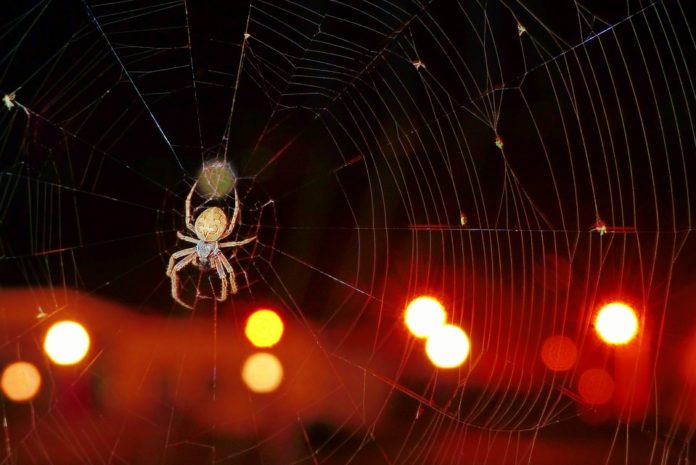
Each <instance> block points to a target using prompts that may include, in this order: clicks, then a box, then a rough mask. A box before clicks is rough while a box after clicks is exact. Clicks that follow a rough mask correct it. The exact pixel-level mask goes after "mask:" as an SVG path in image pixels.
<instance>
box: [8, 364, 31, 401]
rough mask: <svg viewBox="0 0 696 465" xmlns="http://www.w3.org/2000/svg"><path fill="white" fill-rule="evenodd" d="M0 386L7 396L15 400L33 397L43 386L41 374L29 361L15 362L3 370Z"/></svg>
mask: <svg viewBox="0 0 696 465" xmlns="http://www.w3.org/2000/svg"><path fill="white" fill-rule="evenodd" d="M0 386H1V387H2V392H3V393H4V394H5V396H6V397H7V398H8V399H10V400H11V401H14V402H27V401H29V400H31V399H33V398H34V397H35V396H36V394H37V393H38V392H39V388H40V387H41V374H40V373H39V370H37V369H36V367H35V366H34V365H32V364H31V363H29V362H14V363H11V364H10V365H8V366H7V367H6V368H5V370H4V371H3V372H2V379H0Z"/></svg>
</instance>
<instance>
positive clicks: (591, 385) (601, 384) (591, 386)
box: [578, 368, 614, 405]
mask: <svg viewBox="0 0 696 465" xmlns="http://www.w3.org/2000/svg"><path fill="white" fill-rule="evenodd" d="M578 392H579V393H580V397H582V399H583V400H584V401H585V402H586V403H588V404H590V405H602V404H606V403H607V402H609V399H611V396H612V395H613V394H614V380H613V379H612V378H611V375H610V374H609V373H607V372H606V370H603V369H601V368H592V369H589V370H587V371H585V372H583V374H582V375H580V381H579V382H578Z"/></svg>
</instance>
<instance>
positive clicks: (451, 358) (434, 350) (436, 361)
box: [425, 325, 471, 368]
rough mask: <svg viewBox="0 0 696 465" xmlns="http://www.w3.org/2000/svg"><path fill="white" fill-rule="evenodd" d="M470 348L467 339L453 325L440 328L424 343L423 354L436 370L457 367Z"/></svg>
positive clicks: (464, 358)
mask: <svg viewBox="0 0 696 465" xmlns="http://www.w3.org/2000/svg"><path fill="white" fill-rule="evenodd" d="M470 348H471V344H470V342H469V337H468V336H467V335H466V333H465V332H464V331H463V330H462V329H461V328H459V327H458V326H454V325H444V326H440V327H439V328H437V329H436V330H435V331H433V333H432V334H430V336H429V337H428V341H427V342H426V343H425V353H426V354H427V355H428V358H429V359H430V361H431V362H432V363H433V365H435V366H436V367H438V368H455V367H458V366H459V365H461V364H462V363H464V360H466V358H467V357H468V356H469V350H470Z"/></svg>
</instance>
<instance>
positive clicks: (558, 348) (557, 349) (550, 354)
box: [541, 336, 578, 371]
mask: <svg viewBox="0 0 696 465" xmlns="http://www.w3.org/2000/svg"><path fill="white" fill-rule="evenodd" d="M577 354H578V351H577V349H576V347H575V342H573V340H572V339H571V338H569V337H567V336H551V337H549V338H548V339H546V340H545V341H544V344H543V345H542V346H541V360H542V361H543V362H544V365H546V367H547V368H548V369H549V370H551V371H567V370H570V369H571V368H572V367H573V365H574V364H575V360H576V358H577Z"/></svg>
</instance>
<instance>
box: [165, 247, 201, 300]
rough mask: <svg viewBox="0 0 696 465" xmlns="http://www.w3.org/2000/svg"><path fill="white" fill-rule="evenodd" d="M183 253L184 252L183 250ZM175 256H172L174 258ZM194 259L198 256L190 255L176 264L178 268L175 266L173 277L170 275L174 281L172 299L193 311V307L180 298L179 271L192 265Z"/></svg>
mask: <svg viewBox="0 0 696 465" xmlns="http://www.w3.org/2000/svg"><path fill="white" fill-rule="evenodd" d="M182 252H183V250H182ZM174 255H176V254H174ZM174 255H172V257H173V256H174ZM194 258H196V254H191V255H189V256H188V257H186V258H184V259H183V260H181V261H180V262H179V263H177V264H176V266H175V267H174V269H173V270H172V271H173V272H172V273H171V275H170V277H171V279H172V298H173V299H174V300H175V301H176V302H178V303H179V304H180V305H182V306H184V307H186V308H190V309H193V307H192V306H191V305H189V304H187V303H185V302H184V301H183V300H181V298H180V297H179V271H180V270H181V269H182V268H183V267H185V266H186V265H188V264H189V263H191V262H192V261H193V259H194Z"/></svg>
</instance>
